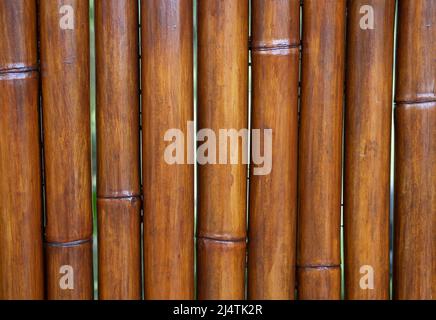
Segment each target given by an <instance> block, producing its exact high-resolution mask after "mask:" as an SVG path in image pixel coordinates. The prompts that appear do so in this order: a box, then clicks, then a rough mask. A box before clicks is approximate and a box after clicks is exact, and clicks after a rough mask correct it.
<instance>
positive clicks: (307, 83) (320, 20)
mask: <svg viewBox="0 0 436 320" xmlns="http://www.w3.org/2000/svg"><path fill="white" fill-rule="evenodd" d="M345 3H346V2H345V1H343V0H340V1H336V0H334V1H333V0H332V1H317V0H306V1H304V2H303V42H302V46H303V48H302V50H303V51H302V84H301V86H302V87H301V111H300V112H301V113H300V131H299V168H298V170H299V182H298V184H299V199H298V203H299V216H298V218H299V221H298V266H299V269H298V270H299V271H298V272H304V269H305V268H311V269H313V270H311V273H314V272H318V271H319V272H320V275H319V277H324V276H327V275H326V273H325V272H322V270H323V268H325V267H338V266H339V265H340V262H341V261H340V223H341V219H340V216H341V158H342V111H343V93H344V60H345ZM317 270H318V271H317ZM299 278H300V279H301V281H299V283H298V290H299V291H300V290H302V291H303V292H307V293H308V294H304V295H301V294H299V296H300V297H302V296H304V298H305V299H310V298H311V296H310V293H313V292H315V291H316V288H317V287H318V284H317V282H315V281H314V280H315V279H317V276H315V277H302V276H299ZM335 280H337V281H339V282H340V277H339V278H337V279H336V278H335ZM337 287H340V284H337V283H336V284H335V285H334V286H332V287H331V290H332V292H328V291H325V292H323V297H325V298H326V299H328V298H332V297H336V294H335V291H334V290H335V288H337ZM324 294H325V295H324ZM319 297H320V296H319V295H318V294H316V295H314V298H319Z"/></svg>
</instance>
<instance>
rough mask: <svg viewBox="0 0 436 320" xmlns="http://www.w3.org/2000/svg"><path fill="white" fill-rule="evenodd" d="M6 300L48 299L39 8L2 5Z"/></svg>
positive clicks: (0, 254) (0, 231)
mask: <svg viewBox="0 0 436 320" xmlns="http://www.w3.org/2000/svg"><path fill="white" fill-rule="evenodd" d="M0 29H1V30H2V32H1V34H0V43H1V49H0V131H1V134H0V300H5V299H14V300H15V299H43V298H44V270H43V246H42V203H41V199H42V193H41V164H40V161H41V159H40V134H39V112H38V102H39V93H38V79H39V74H38V65H37V39H36V6H35V2H34V1H25V0H18V1H17V0H4V1H1V2H0Z"/></svg>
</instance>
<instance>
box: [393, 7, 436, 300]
mask: <svg viewBox="0 0 436 320" xmlns="http://www.w3.org/2000/svg"><path fill="white" fill-rule="evenodd" d="M435 29H436V3H435V2H434V1H432V0H414V1H406V0H403V1H400V2H399V23H398V50H397V52H398V57H397V60H398V63H397V89H396V110H395V117H396V118H395V135H396V137H395V227H394V230H395V244H394V298H395V299H435V297H436V278H435V277H436V270H435V261H436V259H435V258H436V244H435V234H436V161H435V159H436V87H435V84H436V69H435V53H436V38H435V34H436V30H435Z"/></svg>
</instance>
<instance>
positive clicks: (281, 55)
mask: <svg viewBox="0 0 436 320" xmlns="http://www.w3.org/2000/svg"><path fill="white" fill-rule="evenodd" d="M252 12H253V19H252V32H253V36H252V48H251V54H252V61H253V62H252V70H253V110H252V128H253V129H258V128H270V129H272V130H273V141H272V143H273V146H272V148H273V152H274V156H273V164H272V172H271V173H270V174H269V175H265V176H256V175H254V174H253V173H251V178H250V213H249V237H248V238H249V241H248V243H249V247H248V254H249V256H248V298H249V299H284V300H288V299H294V293H295V264H296V261H295V256H296V255H295V252H296V223H297V219H296V216H297V215H296V211H297V161H298V158H297V152H298V150H297V134H298V80H299V45H300V0H282V1H264V0H254V1H253V2H252Z"/></svg>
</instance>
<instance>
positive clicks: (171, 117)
mask: <svg viewBox="0 0 436 320" xmlns="http://www.w3.org/2000/svg"><path fill="white" fill-rule="evenodd" d="M141 19H142V23H141V26H142V110H143V117H142V119H143V120H142V127H143V184H144V297H145V299H193V298H194V168H193V164H189V163H187V161H184V163H185V164H168V163H167V162H166V161H165V159H164V154H165V149H166V148H167V147H168V145H169V143H168V142H166V141H164V137H165V133H166V132H167V130H169V129H179V130H181V131H182V132H183V133H184V135H185V139H184V142H185V145H186V144H188V143H189V142H188V141H187V140H188V138H187V136H188V134H187V133H188V132H187V124H188V121H192V120H193V77H192V74H193V72H192V70H193V4H192V1H191V0H187V1H177V0H163V1H162V0H144V1H142V2H141ZM184 150H186V148H184ZM185 154H186V152H185ZM183 158H184V159H185V160H186V157H185V156H184V157H183Z"/></svg>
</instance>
